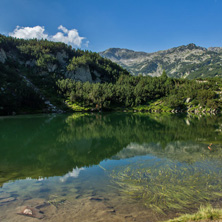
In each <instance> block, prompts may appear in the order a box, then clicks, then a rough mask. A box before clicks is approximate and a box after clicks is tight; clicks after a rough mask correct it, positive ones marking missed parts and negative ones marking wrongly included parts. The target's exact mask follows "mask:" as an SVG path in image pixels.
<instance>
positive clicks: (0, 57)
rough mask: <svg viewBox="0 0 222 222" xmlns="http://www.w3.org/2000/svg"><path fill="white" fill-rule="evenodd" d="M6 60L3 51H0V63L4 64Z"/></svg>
mask: <svg viewBox="0 0 222 222" xmlns="http://www.w3.org/2000/svg"><path fill="white" fill-rule="evenodd" d="M6 59H7V56H6V54H5V51H4V50H3V49H0V62H1V63H5V61H6Z"/></svg>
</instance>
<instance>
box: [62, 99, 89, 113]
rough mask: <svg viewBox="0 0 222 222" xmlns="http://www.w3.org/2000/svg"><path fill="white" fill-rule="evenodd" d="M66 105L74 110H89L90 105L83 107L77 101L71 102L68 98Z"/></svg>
mask: <svg viewBox="0 0 222 222" xmlns="http://www.w3.org/2000/svg"><path fill="white" fill-rule="evenodd" d="M66 104H67V106H68V107H69V108H70V109H71V110H72V111H74V112H89V111H90V109H91V108H90V107H84V106H82V105H81V104H79V103H71V102H70V101H69V100H66Z"/></svg>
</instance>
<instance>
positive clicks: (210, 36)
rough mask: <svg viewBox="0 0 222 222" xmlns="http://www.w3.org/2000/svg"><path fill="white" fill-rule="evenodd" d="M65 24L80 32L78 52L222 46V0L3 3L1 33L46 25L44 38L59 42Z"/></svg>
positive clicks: (34, 0) (10, 0)
mask: <svg viewBox="0 0 222 222" xmlns="http://www.w3.org/2000/svg"><path fill="white" fill-rule="evenodd" d="M61 25H62V27H63V28H66V29H68V30H72V29H75V30H76V35H77V40H80V43H81V44H78V47H81V48H83V49H88V50H91V51H97V52H98V51H103V50H105V49H107V48H111V47H118V48H128V49H133V50H136V51H146V52H153V51H157V50H163V49H168V48H172V47H175V46H179V45H186V44H189V43H195V44H197V45H200V46H204V47H210V46H220V47H222V0H0V33H2V34H5V35H8V34H9V33H13V30H15V28H16V26H20V28H21V27H36V26H44V33H45V35H47V36H48V38H49V39H56V38H55V36H54V35H55V34H56V33H58V32H60V31H61V30H65V29H63V28H62V29H60V31H59V30H58V27H59V26H61ZM18 29H19V28H18ZM64 33H66V32H64ZM64 33H63V34H64ZM67 33H68V31H67ZM14 34H15V33H14ZM11 35H12V34H11ZM64 35H66V34H64ZM57 37H58V36H57ZM62 37H64V36H62ZM81 37H85V39H78V38H81ZM57 39H60V38H57ZM66 40H67V39H66ZM67 41H68V40H67ZM87 41H89V44H88V47H87V46H86V45H87ZM73 44H74V46H75V44H76V43H73ZM76 47H77V45H76Z"/></svg>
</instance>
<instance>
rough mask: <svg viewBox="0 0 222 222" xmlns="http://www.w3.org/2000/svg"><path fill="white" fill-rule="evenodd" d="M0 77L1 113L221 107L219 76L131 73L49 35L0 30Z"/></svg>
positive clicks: (203, 109) (208, 108) (197, 110)
mask: <svg viewBox="0 0 222 222" xmlns="http://www.w3.org/2000/svg"><path fill="white" fill-rule="evenodd" d="M194 48H195V47H194V46H192V47H187V48H186V50H188V51H189V50H193V49H194ZM195 49H196V48H195ZM178 50H179V49H178ZM178 50H177V49H175V50H173V52H175V51H178ZM198 50H199V49H198ZM179 51H183V50H182V48H181V49H180V50H179ZM215 53H217V52H215ZM142 55H143V56H144V54H143V53H142ZM135 56H136V55H135ZM135 56H134V57H135ZM218 62H219V60H218ZM182 67H183V68H184V69H186V66H182ZM201 67H202V66H201ZM209 67H210V64H209ZM168 74H169V73H168ZM0 80H1V81H0V115H9V114H15V113H19V114H22V113H48V112H63V111H71V110H73V111H80V112H88V111H92V110H93V111H95V110H96V111H98V110H115V111H118V110H119V111H123V110H126V111H127V110H128V111H131V110H134V111H155V112H186V111H188V112H205V113H206V112H211V113H212V112H214V113H216V112H218V111H219V110H220V109H221V108H222V104H221V98H220V95H221V87H222V80H221V79H220V78H217V77H215V78H208V79H204V80H202V79H199V80H187V79H175V78H170V77H168V76H167V74H166V72H165V71H164V72H162V74H161V76H160V77H153V78H152V77H149V76H146V77H144V76H137V77H135V76H130V75H129V73H128V72H127V71H126V70H124V69H123V68H121V67H120V66H118V65H117V64H115V63H113V62H111V60H109V59H105V58H102V57H101V56H100V55H99V54H97V53H92V52H89V51H82V50H79V49H72V48H71V46H68V45H66V44H64V43H55V42H50V41H47V40H40V41H39V40H36V39H33V40H23V39H16V38H12V37H5V36H4V35H0Z"/></svg>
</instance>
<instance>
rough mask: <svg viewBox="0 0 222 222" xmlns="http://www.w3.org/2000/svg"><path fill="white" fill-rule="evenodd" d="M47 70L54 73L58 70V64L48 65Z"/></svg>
mask: <svg viewBox="0 0 222 222" xmlns="http://www.w3.org/2000/svg"><path fill="white" fill-rule="evenodd" d="M47 69H48V71H49V72H54V71H55V70H56V69H57V65H56V64H52V63H49V64H48V65H47Z"/></svg>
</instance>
